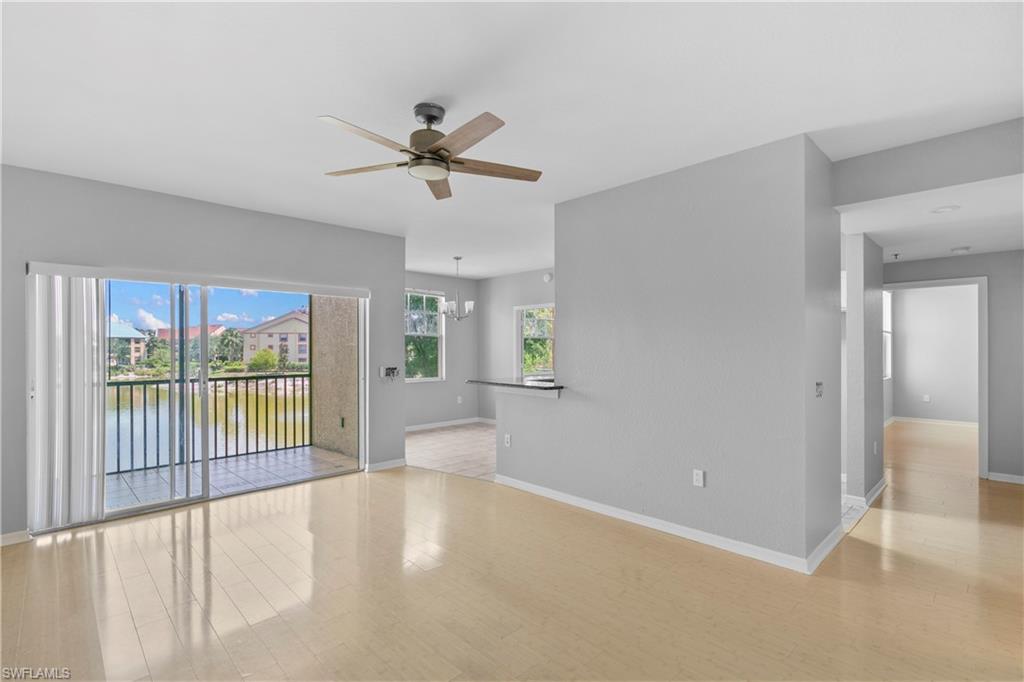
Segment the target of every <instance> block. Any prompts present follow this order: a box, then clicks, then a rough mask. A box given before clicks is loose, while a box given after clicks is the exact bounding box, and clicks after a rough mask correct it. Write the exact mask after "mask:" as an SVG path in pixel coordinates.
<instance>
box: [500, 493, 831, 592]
mask: <svg viewBox="0 0 1024 682" xmlns="http://www.w3.org/2000/svg"><path fill="white" fill-rule="evenodd" d="M494 482H495V483H500V484H502V485H507V486H509V487H511V488H518V489H519V490H523V491H525V492H528V493H533V494H534V495H540V496H541V497H547V498H549V499H552V500H555V501H557V502H564V503H565V504H569V505H572V506H574V507H580V508H581V509H586V510H588V511H592V512H596V513H598V514H603V515H604V516H611V517H612V518H616V519H619V520H621V521H628V522H630V523H635V524H637V525H640V526H645V527H647V528H652V529H654V530H658V531H661V532H663V533H669V534H670V535H676V536H678V537H681V538H685V539H687V540H693V541H694V542H700V543H702V544H705V545H711V546H712V547H717V548H718V549H724V550H725V551H727V552H732V553H733V554H740V555H742V556H745V557H750V558H751V559H757V560H758V561H764V562H766V563H769V564H774V565H776V566H781V567H782V568H788V569H790V570H792V571H798V572H800V573H806V574H808V575H810V574H811V573H813V572H814V569H815V568H817V566H818V564H819V563H821V560H822V559H824V558H825V556H827V555H828V553H829V552H830V551H831V550H832V548H833V547H835V545H836V544H837V543H838V542H839V541H840V540H841V539H842V537H843V528H842V524H840V525H839V526H838V530H833V531H832V532H831V533H829V536H828V537H827V538H825V540H824V541H822V543H821V544H820V545H818V547H817V548H816V549H815V550H814V552H812V553H811V556H810V557H808V558H806V559H805V558H803V557H799V556H795V555H793V554H785V553H784V552H779V551H776V550H774V549H768V548H766V547H760V546H758V545H752V544H750V543H749V542H743V541H741V540H733V539H732V538H727V537H723V536H721V535H715V534H714V533H708V532H706V531H703V530H697V529H696V528H689V527H687V526H681V525H679V524H677V523H672V522H670V521H664V520H662V519H656V518H654V517H652V516H647V515H645V514H638V513H636V512H632V511H628V510H626V509H620V508H619V507H613V506H611V505H608V504H603V503H601V502H595V501H593V500H588V499H586V498H583V497H577V496H575V495H570V494H568V493H563V492H561V491H558V490H552V489H551V488H545V487H544V486H540V485H536V484H534V483H527V482H526V481H520V480H518V479H515V478H509V477H508V476H502V475H501V474H498V475H497V476H495V477H494ZM812 560H813V562H814V563H813V565H812Z"/></svg>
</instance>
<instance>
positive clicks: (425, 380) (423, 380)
mask: <svg viewBox="0 0 1024 682" xmlns="http://www.w3.org/2000/svg"><path fill="white" fill-rule="evenodd" d="M438 338H440V337H438ZM444 381H447V379H445V378H444V377H413V378H412V379H406V380H405V383H407V384H437V383H441V382H444Z"/></svg>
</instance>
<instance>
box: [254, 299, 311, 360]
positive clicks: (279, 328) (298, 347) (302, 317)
mask: <svg viewBox="0 0 1024 682" xmlns="http://www.w3.org/2000/svg"><path fill="white" fill-rule="evenodd" d="M239 331H241V332H242V336H243V337H244V338H245V346H244V347H243V350H242V361H243V362H245V363H248V362H249V361H250V360H252V357H253V356H254V355H256V353H257V351H260V350H262V349H264V348H267V349H269V350H272V351H274V353H280V352H281V347H282V346H285V347H287V348H288V360H289V361H290V362H306V363H308V362H309V313H308V312H307V311H306V310H303V309H299V310H292V311H291V312H288V313H285V314H284V315H281V316H279V317H275V318H274V319H272V320H267V321H266V322H264V323H262V324H258V325H256V326H255V327H250V328H249V329H241V330H239Z"/></svg>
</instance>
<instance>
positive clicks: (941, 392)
mask: <svg viewBox="0 0 1024 682" xmlns="http://www.w3.org/2000/svg"><path fill="white" fill-rule="evenodd" d="M883 294H884V295H887V296H889V297H891V298H890V301H891V313H890V314H891V320H890V321H889V330H890V331H889V334H888V338H886V339H884V341H883V342H884V343H885V344H886V348H885V352H884V353H883V358H884V359H885V362H886V372H887V375H888V376H887V378H888V381H887V382H886V383H887V384H888V385H887V386H886V392H885V395H884V405H885V414H884V417H885V433H886V435H885V437H886V440H889V439H890V437H896V436H897V435H898V433H902V432H907V433H910V432H911V431H913V429H910V428H909V427H908V426H907V425H908V424H916V425H918V430H921V428H920V427H921V425H931V426H933V427H936V428H938V427H944V428H945V430H946V431H955V432H956V433H955V434H952V435H951V437H953V436H955V437H956V438H957V439H963V438H965V437H966V438H969V439H970V440H973V441H975V442H976V443H977V448H976V451H977V475H978V477H979V478H988V280H987V278H985V277H970V278H955V279H943V280H928V281H919V282H901V283H898V284H896V283H894V284H886V285H885V286H884V289H883ZM932 430H934V428H933V429H932ZM961 432H962V433H961ZM886 451H888V450H886Z"/></svg>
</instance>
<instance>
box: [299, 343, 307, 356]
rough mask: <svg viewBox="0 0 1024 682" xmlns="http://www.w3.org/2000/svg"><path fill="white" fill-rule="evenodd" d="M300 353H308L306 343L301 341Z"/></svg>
mask: <svg viewBox="0 0 1024 682" xmlns="http://www.w3.org/2000/svg"><path fill="white" fill-rule="evenodd" d="M299 353H300V354H301V355H305V354H306V344H304V343H300V344H299Z"/></svg>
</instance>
